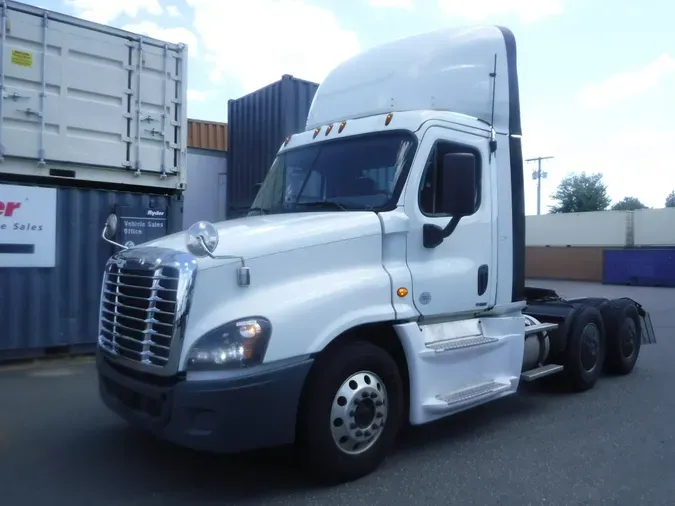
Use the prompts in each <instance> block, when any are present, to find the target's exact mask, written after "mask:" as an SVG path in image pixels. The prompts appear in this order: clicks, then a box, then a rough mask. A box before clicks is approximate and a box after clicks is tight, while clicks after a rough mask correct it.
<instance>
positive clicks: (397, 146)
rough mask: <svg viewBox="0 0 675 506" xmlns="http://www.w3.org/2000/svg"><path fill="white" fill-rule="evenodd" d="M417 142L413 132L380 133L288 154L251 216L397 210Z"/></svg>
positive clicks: (268, 179) (278, 163) (275, 168)
mask: <svg viewBox="0 0 675 506" xmlns="http://www.w3.org/2000/svg"><path fill="white" fill-rule="evenodd" d="M415 142H416V141H415V137H414V136H413V135H412V134H411V133H409V132H403V131H393V132H386V133H385V132H380V133H374V134H367V135H360V136H358V137H347V138H344V139H339V140H335V141H327V142H323V143H317V144H312V145H308V146H303V147H300V148H297V149H292V150H289V151H287V152H285V153H282V154H280V155H279V156H277V158H276V159H275V160H274V163H273V164H272V167H271V168H270V170H269V172H268V173H267V176H266V177H265V180H264V181H263V184H262V186H261V187H260V191H259V192H258V195H257V196H256V198H255V200H254V201H253V204H252V205H251V209H250V211H249V215H250V216H251V215H257V214H275V213H284V212H303V211H315V210H316V209H317V208H321V210H336V211H341V210H342V211H344V210H382V209H385V208H388V207H392V206H393V205H394V204H395V202H394V200H395V198H397V195H396V193H397V192H400V187H401V186H402V184H401V185H399V184H397V183H398V182H399V178H400V177H401V174H402V173H404V172H407V171H408V169H409V166H410V164H411V162H412V157H413V155H414V152H415V151H414V146H415ZM404 177H405V175H404ZM401 183H402V180H401Z"/></svg>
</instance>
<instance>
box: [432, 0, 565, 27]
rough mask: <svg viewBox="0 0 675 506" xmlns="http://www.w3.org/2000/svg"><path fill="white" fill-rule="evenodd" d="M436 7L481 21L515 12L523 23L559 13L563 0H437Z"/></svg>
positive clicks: (470, 19)
mask: <svg viewBox="0 0 675 506" xmlns="http://www.w3.org/2000/svg"><path fill="white" fill-rule="evenodd" d="M438 7H439V9H441V10H442V11H444V12H445V13H447V14H449V15H451V16H457V17H460V18H464V19H467V20H469V21H473V22H478V21H483V20H485V19H487V18H489V17H491V16H503V15H507V14H516V15H517V16H518V17H519V18H520V21H521V22H523V23H532V22H534V21H539V20H540V19H543V18H546V17H549V16H553V15H557V14H561V13H562V12H563V0H473V1H467V0H438Z"/></svg>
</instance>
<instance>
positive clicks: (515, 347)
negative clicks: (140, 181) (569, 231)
mask: <svg viewBox="0 0 675 506" xmlns="http://www.w3.org/2000/svg"><path fill="white" fill-rule="evenodd" d="M520 136H521V127H520V106H519V94H518V77H517V69H516V47H515V40H514V37H513V35H512V34H511V32H510V31H509V30H507V29H505V28H500V27H477V28H466V29H452V30H441V31H437V32H433V33H429V34H422V35H418V36H414V37H410V38H407V39H403V40H400V41H395V42H393V43H390V44H387V45H384V46H382V47H378V48H375V49H372V50H369V51H366V52H364V53H362V54H360V55H358V56H356V57H354V58H353V59H352V60H349V61H347V62H345V63H343V64H341V65H340V66H338V67H337V68H336V69H335V70H334V71H333V72H332V73H331V74H330V75H329V76H328V77H327V78H326V80H325V81H324V82H323V83H322V84H321V85H320V87H319V89H318V91H317V93H316V95H315V97H314V101H313V103H312V107H311V110H310V113H309V115H308V118H307V126H306V130H305V131H304V132H302V133H299V134H295V135H292V136H290V137H288V138H287V139H285V140H284V141H283V144H282V146H281V147H280V149H279V152H278V154H277V157H276V159H275V161H274V163H273V164H272V166H271V168H270V170H269V172H268V174H267V176H266V178H265V180H264V182H263V184H262V186H261V188H260V190H259V192H258V194H257V197H256V198H255V201H254V202H253V204H252V206H251V209H250V211H249V213H248V216H246V217H244V218H240V219H236V220H231V221H226V222H221V223H217V224H212V223H207V222H198V223H195V224H194V225H193V226H192V227H191V228H190V229H189V230H188V231H186V232H184V233H180V234H174V235H172V236H168V237H164V238H162V239H158V240H155V241H151V242H149V243H145V244H142V245H139V246H137V247H134V248H131V249H124V250H122V251H119V252H118V253H116V254H115V255H113V256H112V257H111V259H110V260H109V262H108V264H107V266H106V269H105V273H104V278H103V286H102V296H101V314H100V322H101V324H100V332H99V351H98V357H97V366H98V370H99V377H100V392H101V397H102V399H103V401H104V402H105V403H106V405H107V406H108V407H110V408H111V409H112V410H113V411H115V412H116V413H118V414H119V415H120V416H122V417H123V418H125V419H126V420H128V421H129V423H131V424H133V425H135V426H140V427H144V428H145V429H147V430H148V432H149V433H153V434H155V435H157V436H159V437H161V438H164V439H167V440H170V441H173V442H175V443H177V444H180V445H183V446H188V447H191V448H196V449H201V450H206V451H216V452H229V453H231V452H238V451H243V450H250V449H255V448H261V447H267V446H275V445H283V444H290V443H293V444H294V445H295V447H296V449H297V450H298V452H299V454H300V455H301V456H302V457H303V461H304V462H305V463H306V464H307V468H308V469H309V470H310V471H311V472H313V473H314V474H316V475H318V476H320V477H322V478H327V479H330V480H338V481H343V480H348V479H354V478H357V477H360V476H363V475H364V474H367V473H369V472H371V471H373V470H374V469H375V468H376V467H377V466H378V465H379V464H380V462H381V461H382V460H383V459H384V458H385V456H386V455H387V454H388V452H389V451H390V450H391V448H392V446H393V444H394V442H395V440H396V436H397V434H398V432H399V429H400V428H401V427H402V426H403V425H405V424H408V423H409V424H413V425H421V424H425V423H428V422H430V421H433V420H436V419H439V418H442V417H445V416H449V415H452V414H454V413H457V412H459V411H463V410H466V409H469V408H471V407H474V406H476V405H478V404H482V403H485V402H489V401H492V400H495V399H498V398H501V397H504V396H507V395H510V394H513V393H515V392H516V390H517V388H518V386H519V384H520V382H521V381H533V380H536V379H539V378H541V377H544V376H548V375H552V374H558V375H559V376H560V377H561V378H563V379H564V380H565V381H566V382H567V383H568V384H569V385H570V387H571V389H572V390H576V391H581V390H586V389H588V388H591V387H593V385H594V384H595V382H596V381H597V380H598V378H599V377H600V375H601V373H602V372H603V371H610V372H614V373H619V374H628V373H629V372H630V371H631V370H632V369H633V366H634V364H635V362H636V360H637V357H638V354H639V350H640V346H641V344H643V343H650V342H654V341H655V339H654V336H653V328H652V327H651V322H650V319H649V315H648V313H647V312H646V311H645V310H644V309H643V308H642V306H640V304H638V303H637V302H635V301H632V300H630V299H620V300H614V301H608V300H605V299H597V298H595V299H589V298H582V299H575V300H565V299H563V298H561V297H559V296H558V295H557V294H555V293H554V292H551V291H548V290H538V289H532V288H526V286H525V279H524V266H525V211H524V196H523V192H524V185H523V163H522V153H521V144H520ZM114 228H115V221H114V219H111V220H110V221H109V223H107V224H106V228H105V230H104V238H107V239H108V240H109V239H110V237H112V235H113V234H111V231H114ZM233 435H234V437H233Z"/></svg>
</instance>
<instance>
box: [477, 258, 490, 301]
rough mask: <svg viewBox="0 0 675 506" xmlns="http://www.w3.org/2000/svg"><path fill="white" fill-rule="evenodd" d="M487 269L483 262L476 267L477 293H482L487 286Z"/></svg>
mask: <svg viewBox="0 0 675 506" xmlns="http://www.w3.org/2000/svg"><path fill="white" fill-rule="evenodd" d="M488 278H489V269H488V266H487V265H485V264H483V265H481V266H480V267H479V268H478V295H483V294H484V293H485V291H486V290H487V287H488Z"/></svg>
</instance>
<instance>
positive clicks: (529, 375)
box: [520, 364, 564, 382]
mask: <svg viewBox="0 0 675 506" xmlns="http://www.w3.org/2000/svg"><path fill="white" fill-rule="evenodd" d="M563 369H564V367H563V366H561V365H558V364H548V365H544V366H541V367H537V368H536V369H530V370H529V371H525V372H524V373H522V374H521V375H520V379H521V380H523V381H527V382H531V381H536V380H538V379H539V378H543V377H545V376H550V375H551V374H557V373H559V372H561V371H562V370H563Z"/></svg>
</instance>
